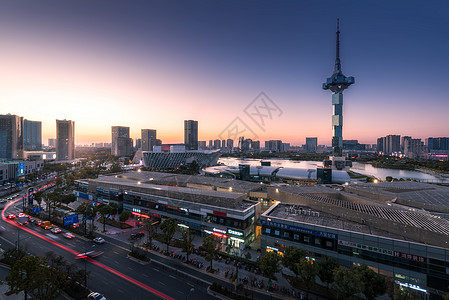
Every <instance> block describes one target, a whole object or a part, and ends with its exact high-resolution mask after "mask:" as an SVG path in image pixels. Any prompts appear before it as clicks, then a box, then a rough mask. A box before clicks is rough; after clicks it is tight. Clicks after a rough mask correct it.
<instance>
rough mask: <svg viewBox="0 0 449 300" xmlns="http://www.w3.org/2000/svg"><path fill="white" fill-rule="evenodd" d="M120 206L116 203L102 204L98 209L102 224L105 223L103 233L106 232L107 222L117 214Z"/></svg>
mask: <svg viewBox="0 0 449 300" xmlns="http://www.w3.org/2000/svg"><path fill="white" fill-rule="evenodd" d="M117 210H118V206H117V204H116V203H114V202H111V203H110V204H101V205H100V206H99V208H98V212H99V213H100V216H101V219H102V223H103V232H106V220H107V219H109V218H110V217H111V216H112V215H115V214H116V213H117Z"/></svg>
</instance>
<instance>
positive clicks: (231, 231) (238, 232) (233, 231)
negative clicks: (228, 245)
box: [228, 228, 243, 236]
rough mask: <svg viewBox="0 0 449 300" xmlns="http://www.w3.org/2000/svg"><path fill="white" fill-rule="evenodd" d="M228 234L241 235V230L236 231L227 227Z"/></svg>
mask: <svg viewBox="0 0 449 300" xmlns="http://www.w3.org/2000/svg"><path fill="white" fill-rule="evenodd" d="M228 234H232V235H236V236H243V232H241V231H237V230H234V229H231V228H228Z"/></svg>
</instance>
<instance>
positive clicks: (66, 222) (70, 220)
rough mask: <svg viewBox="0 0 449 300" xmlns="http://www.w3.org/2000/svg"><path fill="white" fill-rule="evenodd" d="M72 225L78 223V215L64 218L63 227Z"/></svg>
mask: <svg viewBox="0 0 449 300" xmlns="http://www.w3.org/2000/svg"><path fill="white" fill-rule="evenodd" d="M73 223H78V214H76V215H70V216H67V217H64V226H67V225H70V224H73Z"/></svg>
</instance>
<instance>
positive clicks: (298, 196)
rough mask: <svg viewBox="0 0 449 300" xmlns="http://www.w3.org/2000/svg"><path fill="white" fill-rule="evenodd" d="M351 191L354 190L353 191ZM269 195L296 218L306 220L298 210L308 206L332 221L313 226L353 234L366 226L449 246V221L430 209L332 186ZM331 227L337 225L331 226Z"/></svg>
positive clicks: (272, 190)
mask: <svg viewBox="0 0 449 300" xmlns="http://www.w3.org/2000/svg"><path fill="white" fill-rule="evenodd" d="M345 189H346V187H345ZM349 190H350V191H351V189H350V188H349ZM268 195H269V196H271V197H272V198H273V199H275V200H279V201H280V202H281V203H283V204H284V205H295V206H297V207H298V208H295V210H297V211H296V214H295V213H293V214H292V215H293V216H294V217H295V218H296V217H297V218H303V219H304V215H302V214H300V213H299V212H298V210H299V211H302V209H300V208H299V207H303V208H304V207H306V208H307V211H308V210H309V209H310V210H311V211H317V212H319V214H318V215H320V216H324V217H326V218H329V219H330V220H321V221H319V222H321V223H316V222H318V221H313V224H317V225H324V226H328V227H333V226H337V227H335V228H338V229H346V230H353V231H359V230H356V229H357V228H365V227H360V226H362V225H363V226H367V228H369V230H370V231H373V232H374V231H382V232H388V233H389V235H395V236H402V237H403V239H407V240H413V241H416V242H421V243H426V244H433V245H438V246H442V247H447V246H448V245H447V241H448V237H449V221H448V220H447V219H446V218H444V217H443V216H441V215H436V214H433V213H429V212H428V211H426V210H422V209H414V208H410V207H407V206H403V205H401V206H397V205H395V204H394V203H393V204H392V203H391V202H387V201H384V202H383V201H374V200H373V199H369V198H366V197H362V196H358V195H356V194H354V193H351V192H347V191H344V190H343V188H341V187H337V186H332V185H327V186H325V185H322V186H294V187H279V188H269V189H268ZM389 199H391V198H389ZM381 200H384V199H381ZM279 214H280V213H279ZM280 215H282V214H280ZM316 215H317V214H315V216H316ZM307 216H309V215H307ZM297 218H296V219H297ZM315 219H319V218H315ZM315 219H314V218H312V219H308V220H309V221H310V220H315ZM335 220H338V221H335ZM342 222H343V223H342ZM325 224H328V225H325ZM331 224H334V225H332V226H331ZM350 228H353V229H350ZM360 230H361V229H360ZM364 230H367V229H364ZM359 232H363V233H366V232H365V231H359ZM396 238H398V237H396Z"/></svg>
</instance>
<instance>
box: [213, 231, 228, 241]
mask: <svg viewBox="0 0 449 300" xmlns="http://www.w3.org/2000/svg"><path fill="white" fill-rule="evenodd" d="M212 234H213V235H215V236H218V237H220V238H223V239H227V238H228V236H227V235H226V234H221V233H218V232H212Z"/></svg>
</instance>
